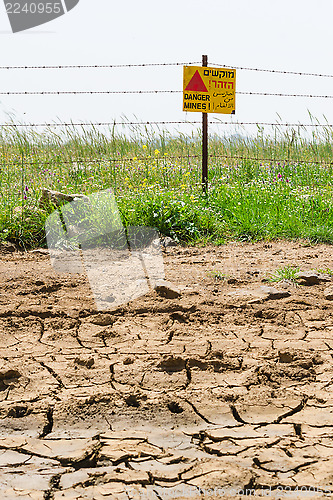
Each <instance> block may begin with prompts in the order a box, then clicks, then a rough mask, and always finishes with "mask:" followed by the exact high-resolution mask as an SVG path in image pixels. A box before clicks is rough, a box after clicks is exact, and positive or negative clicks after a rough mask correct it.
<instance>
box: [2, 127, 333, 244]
mask: <svg viewBox="0 0 333 500" xmlns="http://www.w3.org/2000/svg"><path fill="white" fill-rule="evenodd" d="M54 130H55V131H54ZM311 130H313V132H311V133H310V134H308V135H307V136H305V135H304V130H302V129H301V128H300V127H299V128H290V129H283V128H282V127H280V126H278V125H277V126H276V127H273V128H272V129H271V130H270V132H264V131H263V129H260V128H258V131H257V134H256V135H255V136H252V137H243V136H240V135H238V136H237V135H236V136H229V137H228V136H219V137H217V136H212V137H210V143H209V153H210V159H209V194H208V195H207V196H206V195H203V194H202V187H201V142H200V134H199V133H195V134H193V135H192V136H186V135H183V134H178V135H177V136H174V135H173V136H171V135H170V134H168V133H167V132H166V131H163V130H162V131H161V130H159V131H155V132H154V131H153V130H152V129H149V128H147V127H145V126H142V127H137V128H136V129H132V130H131V132H130V134H126V135H125V134H122V133H120V132H117V131H116V130H112V129H111V130H108V131H104V133H101V132H100V131H98V130H96V129H94V127H90V128H89V129H85V130H78V129H75V128H67V129H63V130H61V131H59V130H58V131H57V129H52V130H51V129H49V130H46V131H44V132H42V133H37V132H36V131H33V130H29V129H25V128H18V127H11V126H8V127H3V128H2V129H1V130H0V141H1V146H0V147H1V149H0V151H1V153H0V157H1V160H0V169H1V170H0V183H1V211H0V239H2V240H8V241H12V242H15V243H17V244H19V245H20V246H21V247H24V248H31V247H35V246H40V245H43V244H45V234H44V223H45V220H46V218H47V217H48V215H49V214H48V213H47V212H46V211H44V210H42V209H41V208H39V206H38V200H39V197H40V195H41V190H42V188H43V187H46V188H49V189H53V190H57V191H61V192H65V193H84V194H89V193H93V192H96V191H100V190H104V189H107V188H112V189H113V191H114V193H115V196H116V200H117V203H118V206H119V209H120V212H121V215H122V219H123V222H124V224H125V225H148V226H151V227H155V228H157V229H159V230H160V231H161V232H162V233H164V234H166V235H170V236H172V237H173V238H175V239H177V240H179V241H185V242H187V243H190V244H193V243H196V244H198V243H202V244H204V243H207V242H211V243H214V244H221V243H224V242H226V241H228V240H230V239H240V240H246V241H251V240H258V239H266V240H269V239H275V238H288V239H294V238H306V239H309V240H310V241H313V242H328V243H333V205H332V189H333V131H332V128H331V127H329V126H327V127H317V128H316V127H314V128H313V129H311ZM239 157H240V158H239Z"/></svg>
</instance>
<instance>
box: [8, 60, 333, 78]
mask: <svg viewBox="0 0 333 500" xmlns="http://www.w3.org/2000/svg"><path fill="white" fill-rule="evenodd" d="M191 65H201V61H194V62H169V63H139V64H60V65H53V66H52V65H42V66H27V65H26V66H0V70H13V69H15V70H30V69H32V70H44V69H112V68H139V67H154V66H191ZM209 65H210V66H217V67H220V68H231V69H239V70H243V71H259V72H265V73H280V74H284V75H297V76H315V77H322V78H333V75H328V74H324V73H309V72H304V71H285V70H279V69H269V68H268V69H267V68H266V69H265V68H249V67H245V66H233V65H226V64H217V63H209Z"/></svg>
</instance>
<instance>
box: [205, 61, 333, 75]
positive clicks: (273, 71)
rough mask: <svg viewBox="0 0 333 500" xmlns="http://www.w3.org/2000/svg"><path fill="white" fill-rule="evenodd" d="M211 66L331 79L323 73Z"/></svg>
mask: <svg viewBox="0 0 333 500" xmlns="http://www.w3.org/2000/svg"><path fill="white" fill-rule="evenodd" d="M209 65H211V66H218V67H221V68H230V69H240V70H244V71H262V72H265V73H281V74H283V75H297V76H317V77H318V76H319V77H323V78H333V75H327V74H323V73H306V72H303V71H284V70H280V69H264V68H248V67H244V66H227V65H225V64H216V63H209Z"/></svg>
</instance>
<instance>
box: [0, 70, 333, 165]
mask: <svg viewBox="0 0 333 500" xmlns="http://www.w3.org/2000/svg"><path fill="white" fill-rule="evenodd" d="M198 64H200V62H199V61H194V62H165V63H142V64H109V65H53V66H52V65H42V66H0V71H13V70H17V71H20V70H23V71H27V70H32V71H35V70H36V71H42V70H56V71H58V70H98V69H122V68H145V67H147V68H148V67H172V66H185V65H186V66H190V65H198ZM210 65H211V66H217V67H221V68H230V67H233V68H234V69H237V70H241V71H251V72H265V73H273V74H283V75H294V76H307V77H309V76H311V77H317V78H333V75H330V74H321V73H310V72H298V71H285V70H277V69H265V68H250V67H241V66H229V65H224V64H216V63H210ZM182 92H183V91H182V90H177V89H170V90H168V89H151V90H135V89H134V90H59V91H54V90H41V91H15V90H8V91H5V90H0V95H2V96H18V95H22V96H51V95H58V96H61V95H73V96H75V95H119V94H124V95H129V94H133V95H149V94H181V93H182ZM236 94H237V95H245V96H267V97H292V98H308V99H333V95H313V94H302V93H299V94H297V93H282V92H281V93H279V92H276V93H274V92H256V91H236ZM210 123H211V124H213V125H215V126H218V125H233V126H257V127H266V126H270V127H284V128H287V129H288V128H293V129H295V128H298V129H310V128H315V129H318V128H326V130H328V129H331V128H332V127H333V125H332V124H330V123H318V122H313V123H288V122H282V121H277V122H260V121H234V120H232V121H224V120H221V119H218V118H213V119H211V121H210ZM200 124H201V121H199V120H178V121H177V120H174V121H117V120H114V121H109V122H105V121H100V122H86V121H82V122H78V121H75V122H73V121H67V122H66V121H64V122H45V123H33V122H32V123H14V122H9V123H2V124H0V128H1V129H7V128H8V129H18V130H19V129H30V130H31V129H35V128H47V129H52V128H58V127H62V128H68V127H73V128H76V127H81V128H86V127H92V128H95V127H116V126H123V127H126V126H152V127H153V126H168V125H198V126H199V125H200ZM209 156H210V157H213V158H216V159H218V158H224V159H228V158H230V156H232V158H233V159H238V160H245V159H246V160H256V161H258V160H260V161H269V162H278V161H279V162H283V161H289V158H275V157H269V158H268V157H260V155H257V157H251V156H245V155H230V154H214V155H209ZM168 158H169V159H176V158H177V159H182V158H186V159H189V158H198V159H199V158H200V156H199V155H189V154H188V155H178V156H168ZM134 159H135V157H126V156H124V157H122V158H121V160H122V161H129V162H131V161H133V160H134ZM141 159H143V160H147V159H148V157H141ZM72 161H73V160H72V159H71V160H65V159H63V161H62V162H63V163H72ZM76 161H80V158H78V159H76ZM89 161H91V162H97V161H99V160H96V159H91V160H89ZM108 161H111V162H115V161H119V158H108ZM305 161H308V160H301V159H299V160H298V162H299V163H302V162H305ZM28 163H29V162H28ZM30 163H31V162H30ZM32 163H33V162H32ZM50 163H52V162H43V164H45V165H48V164H50ZM311 163H317V164H323V165H327V164H329V165H331V164H333V161H324V160H318V161H316V160H313V161H312V160H311Z"/></svg>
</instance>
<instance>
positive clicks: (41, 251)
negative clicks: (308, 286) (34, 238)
mask: <svg viewBox="0 0 333 500" xmlns="http://www.w3.org/2000/svg"><path fill="white" fill-rule="evenodd" d="M29 253H39V254H41V255H49V254H50V252H49V250H47V249H46V248H35V250H30V252H29Z"/></svg>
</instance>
